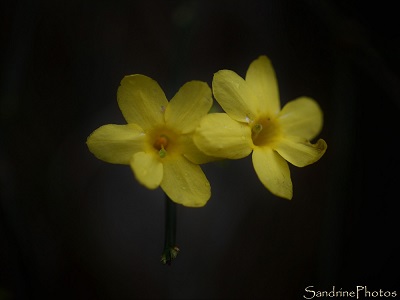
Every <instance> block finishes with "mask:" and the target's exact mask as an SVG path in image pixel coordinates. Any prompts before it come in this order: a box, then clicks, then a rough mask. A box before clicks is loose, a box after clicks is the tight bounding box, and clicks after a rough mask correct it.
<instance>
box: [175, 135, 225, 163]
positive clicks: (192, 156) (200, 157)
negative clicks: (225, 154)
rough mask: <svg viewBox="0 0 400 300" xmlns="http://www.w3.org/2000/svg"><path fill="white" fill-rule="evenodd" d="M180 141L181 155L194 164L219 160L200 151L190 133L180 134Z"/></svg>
mask: <svg viewBox="0 0 400 300" xmlns="http://www.w3.org/2000/svg"><path fill="white" fill-rule="evenodd" d="M181 143H182V148H183V155H184V156H185V157H186V158H187V159H188V160H190V161H191V162H193V163H195V164H205V163H208V162H212V161H217V160H221V158H218V157H212V156H209V155H207V154H205V153H204V152H202V151H200V149H199V148H198V147H197V146H196V145H195V143H194V141H193V136H192V135H184V136H181Z"/></svg>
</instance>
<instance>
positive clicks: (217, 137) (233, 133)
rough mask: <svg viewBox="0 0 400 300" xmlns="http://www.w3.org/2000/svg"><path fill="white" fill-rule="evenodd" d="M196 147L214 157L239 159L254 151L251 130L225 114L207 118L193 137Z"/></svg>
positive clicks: (202, 121) (212, 115)
mask: <svg viewBox="0 0 400 300" xmlns="http://www.w3.org/2000/svg"><path fill="white" fill-rule="evenodd" d="M193 140H194V143H195V144H196V146H197V147H198V148H199V149H200V150H201V151H203V152H204V153H205V154H207V155H209V156H214V157H221V158H230V159H238V158H243V157H245V156H247V155H249V154H250V152H251V150H252V145H253V143H252V140H251V130H250V127H249V126H247V125H246V124H243V123H239V122H236V121H235V120H232V119H231V118H230V117H229V116H228V115H227V114H225V113H214V114H209V115H207V116H205V117H204V118H203V119H202V120H201V122H200V125H199V127H197V129H196V132H195V133H194V135H193Z"/></svg>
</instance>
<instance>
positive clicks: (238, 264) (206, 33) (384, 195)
mask: <svg viewBox="0 0 400 300" xmlns="http://www.w3.org/2000/svg"><path fill="white" fill-rule="evenodd" d="M0 16H1V17H0V22H1V31H0V43H1V45H2V46H1V48H0V55H1V56H0V62H1V63H0V67H1V69H0V76H1V77H0V78H1V81H0V126H1V127H0V199H1V203H0V204H1V206H0V299H1V300H4V299H99V300H103V299H104V300H108V299H257V298H263V299H273V300H279V299H283V300H291V299H304V298H303V295H307V294H306V293H305V288H306V287H307V286H314V288H312V289H314V290H328V291H330V290H332V287H333V286H336V287H337V289H340V288H342V290H355V289H356V286H357V285H360V286H367V288H368V290H371V291H374V290H378V291H379V289H381V290H383V291H395V290H397V294H398V295H399V294H400V289H399V281H398V276H397V277H396V275H393V273H394V272H397V273H398V270H399V267H400V265H399V246H398V243H397V242H398V232H399V225H400V221H399V218H398V208H399V204H398V196H396V195H397V190H398V182H397V180H398V170H399V167H400V165H399V157H398V156H397V150H396V146H395V145H396V143H397V141H396V138H397V136H398V134H397V133H398V129H399V126H398V118H399V112H400V109H399V108H400V81H399V67H400V55H399V53H400V35H399V22H398V16H397V10H396V9H395V2H389V1H381V2H379V3H376V2H366V1H348V0H338V1H333V0H319V1H312V0H302V1H298V0H282V1H278V0H271V1H261V0H260V1H256V0H248V1H237V0H229V1H228V0H218V1H196V0H193V1H161V0H160V1H156V0H146V1H135V0H130V1H124V0H114V1H105V0H104V1H102V0H100V1H94V0H88V1H63V0H59V1H57V0H56V1H47V0H43V1H29V0H26V1H23V0H21V1H3V2H1V4H0ZM262 54H264V55H267V56H269V57H270V59H271V60H272V63H273V65H274V67H275V70H276V74H277V78H278V83H279V88H280V95H281V102H282V104H285V103H287V102H288V101H290V100H293V99H295V98H296V97H299V96H303V95H305V96H309V97H313V98H315V99H316V100H317V101H318V103H319V104H320V106H321V108H322V110H323V112H324V127H323V130H322V132H321V134H320V136H319V137H320V138H323V139H325V140H326V141H327V144H328V150H327V152H326V154H325V155H324V156H323V157H322V159H321V160H320V161H319V162H317V163H316V164H313V165H311V166H308V167H305V168H296V167H293V166H291V174H292V181H293V186H294V197H293V200H292V201H287V200H284V199H280V198H277V197H275V196H273V195H272V194H271V193H270V192H269V191H268V190H266V189H265V188H264V187H263V186H262V184H261V183H260V181H259V180H258V179H257V177H256V175H255V172H254V169H253V167H252V163H251V158H250V157H248V158H245V159H242V160H238V161H224V162H222V163H210V164H207V165H204V166H203V170H204V172H205V173H206V175H207V177H208V179H209V181H210V182H211V187H212V197H211V199H210V201H209V202H208V204H207V205H206V206H205V207H204V208H201V209H190V208H185V207H182V206H180V207H178V229H177V243H178V245H179V247H180V249H181V252H180V254H179V256H178V257H177V259H176V260H174V261H173V263H172V265H171V266H166V265H162V264H161V263H160V256H161V253H162V249H163V243H164V196H163V193H162V191H161V190H160V189H158V190H155V191H149V190H147V189H145V188H144V187H142V186H140V185H139V184H138V183H137V182H136V181H135V179H134V177H133V174H132V172H131V170H130V168H129V167H128V166H123V165H112V164H107V163H104V162H102V161H99V160H97V159H96V158H95V157H94V156H93V155H92V154H91V153H90V152H89V151H88V149H87V147H86V144H85V142H86V138H87V136H88V135H89V134H90V133H91V132H92V131H93V130H95V129H96V128H98V127H99V126H101V125H104V124H110V123H115V124H124V123H125V121H124V119H123V117H122V114H121V113H120V111H119V108H118V105H117V100H116V91H117V88H118V86H119V82H120V80H121V79H122V78H123V77H124V76H125V75H128V74H135V73H140V74H145V75H147V76H149V77H152V78H153V79H155V80H156V81H157V82H158V83H159V84H160V85H161V87H162V88H163V89H164V91H165V92H166V94H167V97H168V98H169V99H170V98H171V97H172V96H173V95H174V94H175V92H176V91H177V90H178V89H179V87H180V86H182V85H183V84H184V83H185V82H187V81H189V80H193V79H196V80H202V81H206V82H208V83H209V85H210V86H211V80H212V76H213V73H214V72H216V71H218V70H220V69H230V70H234V71H235V72H237V73H238V74H240V75H242V76H244V75H245V72H246V70H247V68H248V65H249V64H250V63H251V61H253V60H254V59H256V58H257V57H258V56H259V55H262ZM397 275H398V274H397ZM308 296H310V294H308Z"/></svg>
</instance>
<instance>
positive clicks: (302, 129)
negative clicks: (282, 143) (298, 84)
mask: <svg viewBox="0 0 400 300" xmlns="http://www.w3.org/2000/svg"><path fill="white" fill-rule="evenodd" d="M278 118H279V123H280V124H281V125H282V130H284V131H285V133H286V134H288V135H295V136H301V137H304V138H306V139H307V140H311V139H313V138H314V137H316V136H317V135H318V134H319V133H320V131H321V129H322V123H323V115H322V110H321V108H320V107H319V105H318V103H317V102H316V101H315V100H313V99H311V98H308V97H300V98H297V99H295V100H293V101H290V102H288V103H287V104H286V105H285V106H284V107H283V109H282V111H281V112H280V113H279V116H278Z"/></svg>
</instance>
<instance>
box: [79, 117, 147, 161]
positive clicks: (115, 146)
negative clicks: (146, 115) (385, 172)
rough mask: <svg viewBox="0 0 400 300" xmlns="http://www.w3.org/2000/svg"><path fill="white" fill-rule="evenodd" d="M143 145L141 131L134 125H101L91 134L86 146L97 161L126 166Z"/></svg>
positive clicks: (143, 139)
mask: <svg viewBox="0 0 400 300" xmlns="http://www.w3.org/2000/svg"><path fill="white" fill-rule="evenodd" d="M144 143H145V135H144V133H143V130H142V129H141V128H140V127H139V126H137V125H135V124H127V125H115V124H108V125H103V126H101V127H99V128H98V129H96V130H95V131H93V132H92V134H91V135H90V136H89V137H88V139H87V141H86V144H87V146H88V148H89V150H90V152H92V153H93V154H94V155H95V156H96V157H97V158H98V159H101V160H103V161H105V162H108V163H113V164H126V165H129V162H130V160H131V158H132V155H133V154H134V153H136V152H138V151H142V149H143V147H144Z"/></svg>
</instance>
